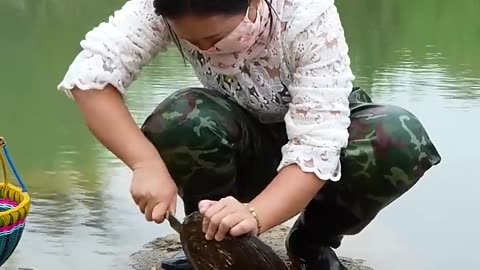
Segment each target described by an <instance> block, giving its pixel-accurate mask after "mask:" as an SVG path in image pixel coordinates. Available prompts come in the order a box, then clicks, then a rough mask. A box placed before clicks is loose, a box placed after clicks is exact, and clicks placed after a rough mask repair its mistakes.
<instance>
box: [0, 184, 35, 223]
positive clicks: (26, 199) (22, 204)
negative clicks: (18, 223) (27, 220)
mask: <svg viewBox="0 0 480 270" xmlns="http://www.w3.org/2000/svg"><path fill="white" fill-rule="evenodd" d="M2 186H6V187H7V188H10V189H13V190H14V191H16V192H19V193H21V194H22V195H23V200H22V201H21V202H20V203H19V204H18V205H17V206H15V207H13V208H12V209H9V210H7V211H3V212H0V217H1V216H5V215H9V214H11V213H14V212H17V211H18V210H20V209H22V208H26V206H29V205H30V195H28V193H27V192H24V191H22V189H21V188H19V187H17V186H15V185H12V184H10V183H0V187H2ZM29 212H30V211H26V213H25V217H26V216H27V215H28V214H29Z"/></svg>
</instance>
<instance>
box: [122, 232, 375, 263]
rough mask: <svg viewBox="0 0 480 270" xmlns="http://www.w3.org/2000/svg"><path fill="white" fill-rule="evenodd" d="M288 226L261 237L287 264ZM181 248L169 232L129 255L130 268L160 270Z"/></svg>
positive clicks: (346, 260)
mask: <svg viewBox="0 0 480 270" xmlns="http://www.w3.org/2000/svg"><path fill="white" fill-rule="evenodd" d="M288 230H289V227H288V226H285V225H282V226H278V227H277V228H275V229H273V230H271V231H270V232H268V233H265V234H264V235H262V236H261V239H262V240H263V241H264V242H265V243H267V244H268V245H270V246H271V247H272V248H273V250H274V251H275V252H276V253H277V254H278V255H279V256H280V257H281V258H282V259H284V260H285V262H286V263H287V265H289V264H290V263H289V260H288V257H287V254H286V252H285V245H284V240H285V237H286V235H287V233H288ZM180 249H181V246H180V239H179V237H178V234H169V235H167V236H165V237H160V238H157V239H155V240H153V241H151V242H149V243H147V244H145V245H144V246H143V248H142V249H141V250H139V251H137V252H135V253H133V254H132V255H131V257H130V267H131V269H132V270H162V269H161V268H160V265H161V262H162V261H163V260H164V259H166V258H170V257H172V256H173V255H175V254H176V253H177V252H178V251H179V250H180ZM341 260H342V262H343V263H344V265H345V266H346V267H347V268H348V269H349V270H373V269H372V268H370V267H368V266H366V265H365V264H364V261H363V260H358V259H351V258H344V257H341Z"/></svg>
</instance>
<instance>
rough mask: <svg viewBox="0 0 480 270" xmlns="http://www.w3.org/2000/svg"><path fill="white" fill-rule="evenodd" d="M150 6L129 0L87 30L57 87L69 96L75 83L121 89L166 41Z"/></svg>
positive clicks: (165, 33)
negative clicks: (80, 48)
mask: <svg viewBox="0 0 480 270" xmlns="http://www.w3.org/2000/svg"><path fill="white" fill-rule="evenodd" d="M154 10H155V9H154V7H153V1H152V0H130V1H128V2H127V3H125V5H124V6H123V7H122V8H121V9H120V10H118V11H116V12H115V13H114V15H113V16H111V17H110V18H109V20H108V22H106V23H105V22H103V23H101V24H100V25H98V26H97V27H95V28H94V29H93V30H91V31H90V32H88V33H87V35H86V37H85V39H84V40H82V41H81V43H80V45H81V47H82V51H81V52H80V53H79V54H78V55H77V56H76V58H75V60H74V61H73V63H72V64H71V65H70V67H69V69H68V71H67V73H66V75H65V77H64V79H63V81H62V82H60V84H59V85H58V89H59V90H63V91H65V92H66V93H67V95H69V96H70V97H71V93H70V90H71V89H72V88H74V87H75V86H76V87H78V88H79V89H82V90H87V89H97V90H100V89H103V88H105V86H107V84H111V85H113V86H114V87H115V88H117V89H118V90H119V91H120V92H121V93H124V92H125V88H127V87H128V86H129V85H130V84H131V83H132V82H133V81H134V80H135V79H136V77H137V75H138V73H139V72H140V71H141V69H142V68H143V66H145V65H146V64H148V63H149V62H150V60H151V59H152V58H153V57H154V56H155V55H156V54H157V53H158V52H159V51H160V50H162V49H164V48H166V46H167V45H168V43H169V42H170V36H169V32H168V30H167V29H166V25H165V22H164V21H163V20H162V19H161V18H160V17H158V16H157V15H156V14H155V12H154Z"/></svg>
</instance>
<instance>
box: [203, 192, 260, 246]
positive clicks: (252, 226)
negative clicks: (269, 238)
mask: <svg viewBox="0 0 480 270" xmlns="http://www.w3.org/2000/svg"><path fill="white" fill-rule="evenodd" d="M198 208H199V211H200V213H201V214H203V215H204V219H203V226H202V229H203V232H204V233H205V238H206V239H207V240H212V239H213V238H215V240H217V241H222V240H223V239H224V238H225V235H226V234H227V233H230V235H231V236H240V235H244V234H251V235H257V234H258V224H257V220H256V218H255V217H254V216H253V215H252V213H250V210H249V209H248V207H247V206H246V205H244V204H242V203H241V202H239V201H238V200H237V199H235V198H234V197H226V198H223V199H221V200H220V201H209V200H203V201H201V202H200V203H199V205H198Z"/></svg>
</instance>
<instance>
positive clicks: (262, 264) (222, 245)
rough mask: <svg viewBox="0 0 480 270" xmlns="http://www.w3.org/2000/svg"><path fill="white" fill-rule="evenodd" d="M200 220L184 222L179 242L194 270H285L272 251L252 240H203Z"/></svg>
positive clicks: (196, 216)
mask: <svg viewBox="0 0 480 270" xmlns="http://www.w3.org/2000/svg"><path fill="white" fill-rule="evenodd" d="M202 220H203V217H202V215H201V214H200V213H198V212H195V213H193V214H190V215H189V216H187V217H186V218H185V220H184V222H183V225H182V230H181V233H180V239H181V242H182V246H183V249H184V251H185V253H186V255H187V257H188V259H189V261H190V262H191V263H192V265H193V267H194V269H196V270H227V269H228V270H288V267H287V266H286V265H285V263H284V262H283V261H282V259H281V258H280V257H279V256H278V255H277V254H275V252H274V251H273V249H272V248H271V247H270V246H268V245H267V244H265V243H264V242H262V241H261V240H260V239H258V238H257V237H254V236H241V237H226V238H225V239H224V240H223V241H220V242H219V241H216V240H210V241H207V240H206V239H205V234H204V233H203V232H202Z"/></svg>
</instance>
